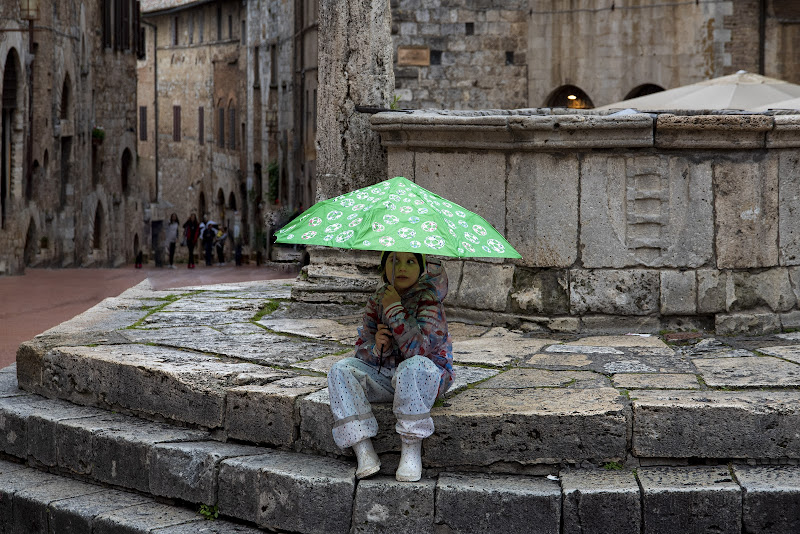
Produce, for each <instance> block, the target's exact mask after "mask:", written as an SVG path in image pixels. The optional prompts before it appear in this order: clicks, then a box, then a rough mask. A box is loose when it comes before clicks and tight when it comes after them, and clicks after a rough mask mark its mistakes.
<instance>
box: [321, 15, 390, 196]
mask: <svg viewBox="0 0 800 534" xmlns="http://www.w3.org/2000/svg"><path fill="white" fill-rule="evenodd" d="M391 22H392V20H391V12H390V8H389V0H350V1H348V2H342V1H341V0H322V1H321V2H320V3H319V73H318V76H319V78H318V82H319V101H318V105H317V200H323V199H327V198H331V197H334V196H337V195H340V194H342V193H345V192H348V191H352V190H354V189H358V188H361V187H365V186H367V185H371V184H375V183H378V182H380V181H382V180H385V179H386V178H387V174H386V173H387V160H386V151H385V149H384V148H383V147H382V146H381V143H380V138H379V136H378V134H377V133H375V132H373V131H372V129H371V128H370V123H369V115H367V114H364V113H359V112H357V111H356V109H355V108H356V106H371V107H384V108H385V107H388V104H389V102H390V100H391V95H392V93H393V91H394V71H393V68H392V58H393V46H392V37H391Z"/></svg>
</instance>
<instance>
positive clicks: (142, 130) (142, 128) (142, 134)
mask: <svg viewBox="0 0 800 534" xmlns="http://www.w3.org/2000/svg"><path fill="white" fill-rule="evenodd" d="M139 141H147V106H139Z"/></svg>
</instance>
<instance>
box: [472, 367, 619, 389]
mask: <svg viewBox="0 0 800 534" xmlns="http://www.w3.org/2000/svg"><path fill="white" fill-rule="evenodd" d="M475 387H477V388H478V389H529V388H564V387H568V388H574V389H583V388H607V387H611V382H610V381H609V379H608V378H607V377H605V376H603V375H601V374H598V373H594V372H592V371H547V370H541V369H510V370H508V371H506V372H504V373H502V374H500V375H498V376H495V377H494V378H490V379H489V380H486V381H485V382H482V383H480V384H478V385H477V386H475Z"/></svg>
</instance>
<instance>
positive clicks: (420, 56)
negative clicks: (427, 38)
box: [397, 46, 431, 67]
mask: <svg viewBox="0 0 800 534" xmlns="http://www.w3.org/2000/svg"><path fill="white" fill-rule="evenodd" d="M397 64H398V65H400V66H409V67H411V66H413V67H428V66H430V64H431V49H430V48H429V47H427V46H398V47H397Z"/></svg>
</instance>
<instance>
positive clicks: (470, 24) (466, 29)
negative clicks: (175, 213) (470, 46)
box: [464, 22, 475, 35]
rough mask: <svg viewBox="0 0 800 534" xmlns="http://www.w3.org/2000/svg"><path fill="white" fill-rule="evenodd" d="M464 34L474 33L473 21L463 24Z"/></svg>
mask: <svg viewBox="0 0 800 534" xmlns="http://www.w3.org/2000/svg"><path fill="white" fill-rule="evenodd" d="M464 34H465V35H475V23H474V22H467V23H465V24H464Z"/></svg>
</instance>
